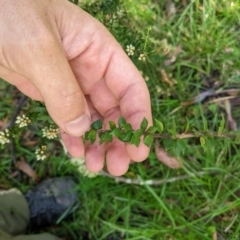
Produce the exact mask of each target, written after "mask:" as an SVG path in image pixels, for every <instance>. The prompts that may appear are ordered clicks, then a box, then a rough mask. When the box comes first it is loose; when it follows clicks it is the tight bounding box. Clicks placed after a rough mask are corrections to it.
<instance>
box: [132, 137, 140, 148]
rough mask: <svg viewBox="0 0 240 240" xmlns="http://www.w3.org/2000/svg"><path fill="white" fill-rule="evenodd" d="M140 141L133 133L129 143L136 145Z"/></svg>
mask: <svg viewBox="0 0 240 240" xmlns="http://www.w3.org/2000/svg"><path fill="white" fill-rule="evenodd" d="M140 141H141V140H140V137H137V136H135V135H134V134H133V135H132V138H131V141H130V143H131V144H134V145H135V146H136V147H138V146H139V144H140Z"/></svg>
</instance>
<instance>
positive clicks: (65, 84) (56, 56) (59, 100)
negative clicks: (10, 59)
mask: <svg viewBox="0 0 240 240" xmlns="http://www.w3.org/2000/svg"><path fill="white" fill-rule="evenodd" d="M50 36H51V35H50ZM35 56H38V57H37V58H36V57H35ZM27 57H28V59H29V61H31V62H32V67H31V69H30V70H28V72H27V73H26V74H27V77H28V78H29V79H31V81H32V83H33V85H34V86H35V87H36V88H37V90H38V92H39V93H40V95H41V96H42V98H43V101H44V103H45V105H46V108H47V110H48V112H49V114H50V116H51V117H52V119H53V120H54V121H55V122H56V123H57V124H58V126H59V127H60V128H61V129H63V130H64V131H66V132H67V133H68V134H70V135H72V136H81V135H83V134H84V133H85V132H86V131H87V130H88V129H89V127H90V114H89V110H88V106H87V103H86V100H85V98H84V95H83V93H82V91H81V89H80V87H79V85H78V83H77V81H76V79H75V77H74V75H73V73H72V70H71V68H70V66H69V64H68V62H67V60H66V57H65V54H64V52H63V50H62V49H61V46H60V45H59V43H58V41H56V40H55V39H54V38H53V39H50V40H49V39H48V40H47V41H46V42H45V43H43V44H39V43H38V44H34V45H33V46H32V54H28V56H27Z"/></svg>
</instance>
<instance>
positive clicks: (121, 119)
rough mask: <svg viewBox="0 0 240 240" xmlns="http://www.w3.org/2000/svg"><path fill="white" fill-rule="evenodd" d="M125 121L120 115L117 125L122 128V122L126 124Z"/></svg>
mask: <svg viewBox="0 0 240 240" xmlns="http://www.w3.org/2000/svg"><path fill="white" fill-rule="evenodd" d="M126 123H127V122H126V120H125V118H124V117H120V118H119V119H118V125H119V127H120V128H123V127H124V124H126Z"/></svg>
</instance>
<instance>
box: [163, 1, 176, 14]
mask: <svg viewBox="0 0 240 240" xmlns="http://www.w3.org/2000/svg"><path fill="white" fill-rule="evenodd" d="M165 8H166V13H167V18H168V19H169V18H170V19H171V18H172V17H173V16H174V15H175V14H176V12H177V9H176V7H175V3H174V2H173V1H172V0H167V1H166V3H165Z"/></svg>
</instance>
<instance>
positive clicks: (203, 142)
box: [200, 137, 206, 152]
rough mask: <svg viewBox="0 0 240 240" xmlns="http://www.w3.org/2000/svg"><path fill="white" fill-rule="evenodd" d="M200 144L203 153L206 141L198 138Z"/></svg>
mask: <svg viewBox="0 0 240 240" xmlns="http://www.w3.org/2000/svg"><path fill="white" fill-rule="evenodd" d="M200 143H201V146H202V147H203V150H204V152H205V144H206V140H205V138H204V137H200Z"/></svg>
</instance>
